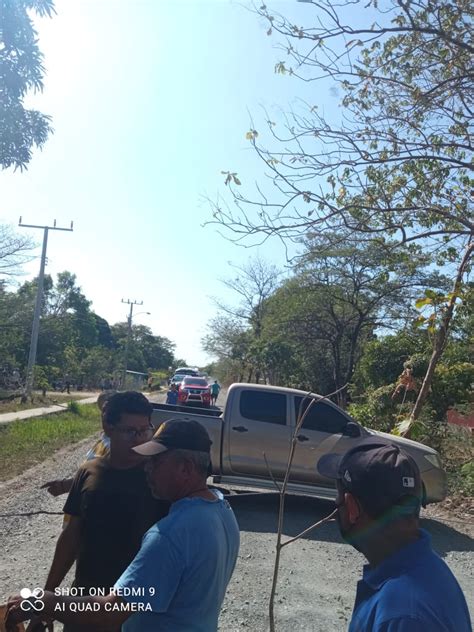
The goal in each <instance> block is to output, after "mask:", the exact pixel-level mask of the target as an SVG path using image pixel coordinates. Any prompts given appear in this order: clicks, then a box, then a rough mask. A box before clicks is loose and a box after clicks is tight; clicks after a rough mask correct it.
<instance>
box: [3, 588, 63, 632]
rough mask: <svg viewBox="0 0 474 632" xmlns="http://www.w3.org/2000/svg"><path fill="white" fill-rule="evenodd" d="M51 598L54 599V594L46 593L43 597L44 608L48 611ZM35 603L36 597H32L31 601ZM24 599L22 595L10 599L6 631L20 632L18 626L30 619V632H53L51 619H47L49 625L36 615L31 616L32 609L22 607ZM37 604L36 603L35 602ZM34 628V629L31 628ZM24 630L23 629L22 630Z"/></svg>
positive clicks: (6, 617)
mask: <svg viewBox="0 0 474 632" xmlns="http://www.w3.org/2000/svg"><path fill="white" fill-rule="evenodd" d="M49 597H54V596H53V594H52V593H49V594H48V593H44V595H43V596H42V597H41V600H40V601H41V602H42V603H43V604H44V608H45V609H46V610H47V608H48V603H49V601H51V599H49ZM32 600H33V601H34V597H31V598H30V599H29V601H30V602H31V601H32ZM25 601H26V600H25V599H24V597H22V596H21V595H15V596H14V597H10V599H9V600H8V604H7V613H6V616H5V629H6V630H7V632H18V630H19V629H20V628H19V627H18V624H19V623H21V622H22V621H27V620H28V619H30V625H29V626H28V630H31V632H40V630H50V631H52V630H53V623H52V620H51V619H49V617H48V618H47V619H46V621H47V623H45V624H44V623H42V621H41V619H39V618H38V617H37V616H36V615H34V616H33V617H32V616H31V608H25V607H22V604H24V603H25ZM35 603H36V602H35ZM30 626H33V627H30ZM22 629H23V628H22Z"/></svg>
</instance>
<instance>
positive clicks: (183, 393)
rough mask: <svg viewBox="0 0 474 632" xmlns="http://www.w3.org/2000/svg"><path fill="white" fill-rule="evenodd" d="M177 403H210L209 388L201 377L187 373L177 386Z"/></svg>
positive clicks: (206, 404) (207, 404) (201, 404)
mask: <svg viewBox="0 0 474 632" xmlns="http://www.w3.org/2000/svg"><path fill="white" fill-rule="evenodd" d="M178 404H179V405H180V406H185V405H189V404H197V405H198V406H210V405H211V388H210V386H209V384H208V383H207V380H205V379H204V378H203V377H194V376H192V375H187V376H186V377H185V378H184V379H183V381H182V382H181V383H180V385H179V387H178Z"/></svg>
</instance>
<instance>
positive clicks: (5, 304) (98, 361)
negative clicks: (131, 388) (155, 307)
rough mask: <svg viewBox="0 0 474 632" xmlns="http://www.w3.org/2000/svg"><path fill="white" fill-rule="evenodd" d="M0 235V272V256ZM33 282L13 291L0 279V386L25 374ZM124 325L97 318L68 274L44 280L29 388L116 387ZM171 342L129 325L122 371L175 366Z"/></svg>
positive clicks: (34, 287) (121, 358)
mask: <svg viewBox="0 0 474 632" xmlns="http://www.w3.org/2000/svg"><path fill="white" fill-rule="evenodd" d="M1 250H2V244H1V231H0V269H1V264H2V256H1ZM36 288H37V280H36V279H34V280H33V281H26V282H24V283H23V284H22V285H20V286H19V288H18V289H17V290H16V291H12V290H10V288H9V286H8V285H7V284H6V282H2V281H0V357H1V364H0V388H3V389H5V390H8V386H9V384H8V383H3V384H2V381H3V382H8V380H10V382H11V376H12V375H13V373H14V372H15V369H18V373H19V375H21V376H24V374H25V367H26V364H27V360H28V350H29V344H30V336H31V323H32V321H33V309H34V303H35V296H36ZM127 336H128V323H126V322H121V323H116V324H114V325H109V323H108V322H107V321H106V320H105V319H104V318H101V317H100V316H99V315H97V314H96V313H95V312H94V311H93V310H92V308H91V302H90V301H89V300H88V299H87V298H86V296H85V295H84V294H83V292H82V290H81V288H80V287H79V286H78V285H77V282H76V276H75V275H74V274H72V273H71V272H67V271H65V272H60V273H59V274H58V275H57V278H56V279H55V280H53V278H52V277H51V276H49V275H46V276H45V282H44V303H43V310H42V315H41V323H40V331H39V338H38V352H37V359H36V367H35V373H34V382H35V388H37V389H41V390H42V391H43V392H44V391H46V390H51V389H52V388H53V387H56V388H59V389H61V388H63V387H64V385H65V383H66V382H69V383H70V384H72V385H80V386H82V387H83V389H85V390H88V389H94V388H98V387H101V386H105V387H108V388H111V387H112V386H113V385H115V386H116V385H117V384H116V383H117V379H118V377H119V376H120V375H121V371H122V369H123V366H124V357H125V346H126V341H127ZM174 347H175V345H174V343H173V342H171V340H169V339H168V338H165V337H163V336H156V335H154V334H153V333H152V331H151V329H150V328H149V327H146V326H144V325H132V328H131V332H130V344H129V351H128V360H127V368H128V369H129V370H131V371H139V372H141V373H147V372H149V371H165V370H167V369H168V367H169V366H172V365H173V364H174V362H175V358H174Z"/></svg>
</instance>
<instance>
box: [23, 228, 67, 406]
mask: <svg viewBox="0 0 474 632" xmlns="http://www.w3.org/2000/svg"><path fill="white" fill-rule="evenodd" d="M18 226H21V227H22V228H42V229H43V231H44V232H43V249H42V251H41V264H40V271H39V276H38V288H37V290H36V302H35V311H34V315H33V326H32V328H31V343H30V353H29V356H28V368H27V370H26V380H25V390H24V392H23V397H22V399H23V400H24V401H26V400H27V399H28V398H29V397H31V391H32V390H33V373H34V368H35V362H36V349H37V347H38V333H39V323H40V317H41V305H42V303H43V286H44V268H45V266H46V250H47V248H48V231H50V230H64V231H67V232H72V231H73V230H74V229H73V223H72V222H71V226H70V228H60V227H59V226H56V220H54V223H53V225H52V226H37V225H36V224H23V222H22V221H21V217H20V221H19V222H18Z"/></svg>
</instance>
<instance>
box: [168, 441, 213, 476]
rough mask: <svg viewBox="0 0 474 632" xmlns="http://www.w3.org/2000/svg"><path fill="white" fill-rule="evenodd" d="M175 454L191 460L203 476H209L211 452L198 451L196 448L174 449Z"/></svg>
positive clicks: (184, 459)
mask: <svg viewBox="0 0 474 632" xmlns="http://www.w3.org/2000/svg"><path fill="white" fill-rule="evenodd" d="M173 454H174V455H176V457H177V458H178V459H180V460H183V461H191V462H192V463H193V464H194V467H195V468H196V470H197V471H198V472H199V474H202V475H203V476H206V477H207V474H208V470H209V465H210V463H211V456H210V454H209V452H198V451H196V450H182V449H178V448H177V449H173Z"/></svg>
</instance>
